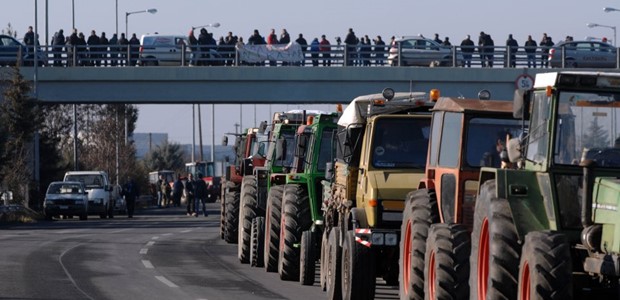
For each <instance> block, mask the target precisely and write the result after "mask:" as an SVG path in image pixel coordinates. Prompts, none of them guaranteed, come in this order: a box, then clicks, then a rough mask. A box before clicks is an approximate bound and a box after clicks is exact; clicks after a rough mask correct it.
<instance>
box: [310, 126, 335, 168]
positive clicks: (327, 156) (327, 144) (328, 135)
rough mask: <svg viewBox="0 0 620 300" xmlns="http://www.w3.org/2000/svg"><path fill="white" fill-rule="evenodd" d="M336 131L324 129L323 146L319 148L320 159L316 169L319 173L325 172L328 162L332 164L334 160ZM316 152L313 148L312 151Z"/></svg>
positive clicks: (322, 135)
mask: <svg viewBox="0 0 620 300" xmlns="http://www.w3.org/2000/svg"><path fill="white" fill-rule="evenodd" d="M334 131H335V129H333V128H328V129H324V130H323V134H321V141H320V143H321V145H320V146H319V147H320V148H319V149H318V151H319V157H318V160H317V162H316V168H317V171H319V172H325V166H326V164H327V162H330V161H332V159H333V157H332V139H333V135H334ZM313 138H316V136H313ZM315 150H316V149H314V148H313V149H312V150H311V151H315Z"/></svg>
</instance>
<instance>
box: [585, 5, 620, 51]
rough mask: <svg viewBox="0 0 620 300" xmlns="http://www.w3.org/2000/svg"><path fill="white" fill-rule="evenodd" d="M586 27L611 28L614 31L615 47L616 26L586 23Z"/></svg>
mask: <svg viewBox="0 0 620 300" xmlns="http://www.w3.org/2000/svg"><path fill="white" fill-rule="evenodd" d="M606 8H609V7H606ZM586 26H588V27H589V28H594V27H605V28H611V29H612V30H613V31H614V47H615V46H616V26H609V25H601V24H597V23H587V24H586Z"/></svg>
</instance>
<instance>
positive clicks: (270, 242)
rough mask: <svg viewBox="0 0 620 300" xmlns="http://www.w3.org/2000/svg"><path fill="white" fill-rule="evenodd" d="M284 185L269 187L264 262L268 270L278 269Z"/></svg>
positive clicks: (275, 270)
mask: <svg viewBox="0 0 620 300" xmlns="http://www.w3.org/2000/svg"><path fill="white" fill-rule="evenodd" d="M283 191H284V186H282V185H276V186H272V187H271V188H270V189H269V195H268V196H267V212H266V214H265V243H264V245H265V251H264V255H265V258H264V264H265V270H266V271H267V272H277V271H278V255H279V253H280V250H279V247H280V216H281V211H282V194H283Z"/></svg>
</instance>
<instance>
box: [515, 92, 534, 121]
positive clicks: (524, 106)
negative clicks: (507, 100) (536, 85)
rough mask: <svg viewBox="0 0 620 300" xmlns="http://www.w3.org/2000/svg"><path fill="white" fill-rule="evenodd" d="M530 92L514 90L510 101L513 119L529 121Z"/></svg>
mask: <svg viewBox="0 0 620 300" xmlns="http://www.w3.org/2000/svg"><path fill="white" fill-rule="evenodd" d="M530 95H531V92H530V91H524V90H515V93H514V98H513V100H512V116H513V117H514V118H515V119H522V120H529V118H530V108H529V106H530Z"/></svg>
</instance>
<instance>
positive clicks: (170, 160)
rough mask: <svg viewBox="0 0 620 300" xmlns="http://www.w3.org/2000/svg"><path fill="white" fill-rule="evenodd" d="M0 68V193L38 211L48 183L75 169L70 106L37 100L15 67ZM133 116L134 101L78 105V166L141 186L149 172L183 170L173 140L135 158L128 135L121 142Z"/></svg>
mask: <svg viewBox="0 0 620 300" xmlns="http://www.w3.org/2000/svg"><path fill="white" fill-rule="evenodd" d="M3 69H4V70H2V71H0V91H2V95H3V96H4V101H1V102H0V120H2V121H0V196H2V194H5V193H6V192H7V191H11V192H12V200H11V201H10V202H11V204H23V205H26V206H28V207H30V208H33V209H40V208H42V206H43V201H44V197H45V192H46V189H47V186H48V185H49V183H50V182H52V181H58V180H62V179H63V176H64V173H65V172H66V171H70V170H74V169H75V168H76V166H74V133H73V132H74V130H73V126H74V120H73V117H74V116H73V104H49V103H42V102H40V101H38V100H37V99H35V98H34V97H33V95H32V92H33V90H32V89H33V85H32V83H31V82H29V81H27V80H26V79H24V77H23V76H22V75H21V73H20V72H19V69H18V68H17V67H13V68H3ZM138 115H139V114H138V108H137V106H135V105H127V104H88V105H78V106H77V119H76V124H77V133H78V134H77V153H78V165H77V169H78V170H102V171H106V172H107V173H108V174H109V176H110V178H111V180H112V181H113V182H114V181H115V178H117V175H118V178H119V180H120V182H118V184H122V183H124V180H125V179H126V178H127V177H131V178H134V179H136V182H137V183H138V184H142V185H146V184H147V180H148V178H147V175H148V172H149V171H152V170H160V169H171V170H175V171H181V170H183V167H184V160H185V154H184V153H183V151H182V149H181V147H180V145H178V144H174V143H172V144H171V143H167V142H165V143H163V144H161V145H158V146H156V147H154V149H153V150H151V152H150V153H148V154H147V155H146V157H145V159H143V160H138V159H137V158H136V148H135V145H134V143H133V141H132V140H131V139H127V142H126V139H125V130H127V135H128V136H131V135H132V133H133V132H134V130H135V128H136V122H137V120H138ZM125 120H127V122H125ZM125 124H127V125H125ZM125 126H127V128H125ZM117 147H118V151H117ZM117 153H118V162H119V168H118V174H117V171H116V170H117V168H116V162H117V158H116V157H117ZM36 156H38V159H36ZM37 162H38V164H37ZM0 204H2V202H1V201H0Z"/></svg>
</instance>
